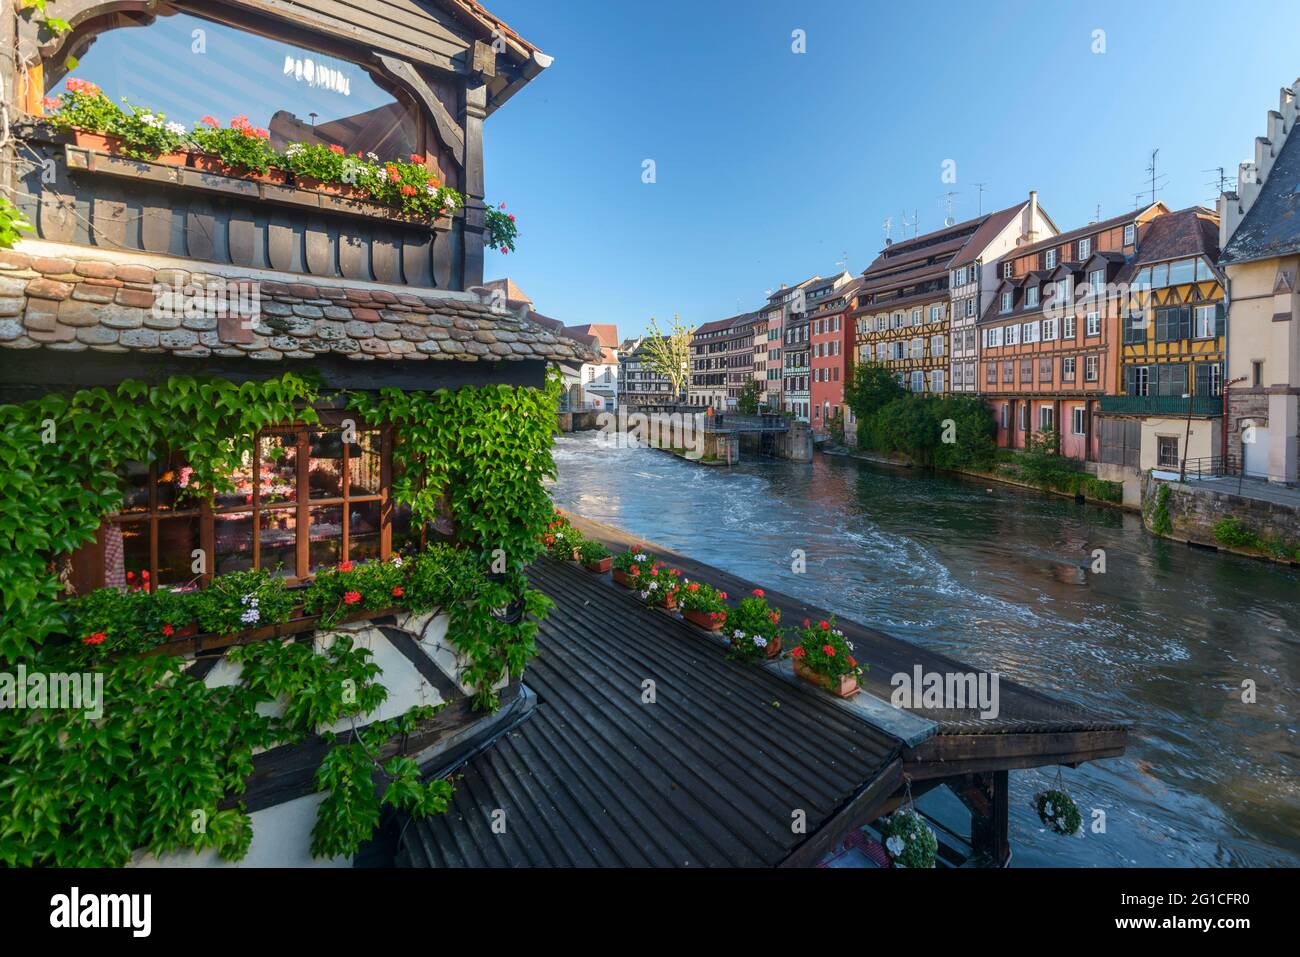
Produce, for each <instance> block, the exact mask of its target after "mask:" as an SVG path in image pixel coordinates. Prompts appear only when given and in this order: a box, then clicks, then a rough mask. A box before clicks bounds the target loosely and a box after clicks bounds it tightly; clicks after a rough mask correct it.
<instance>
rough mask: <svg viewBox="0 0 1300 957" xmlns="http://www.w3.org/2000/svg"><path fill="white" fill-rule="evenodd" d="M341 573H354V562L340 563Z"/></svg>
mask: <svg viewBox="0 0 1300 957" xmlns="http://www.w3.org/2000/svg"><path fill="white" fill-rule="evenodd" d="M339 571H341V572H350V571H352V562H350V561H347V562H340V563H339Z"/></svg>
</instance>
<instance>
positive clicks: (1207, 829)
mask: <svg viewBox="0 0 1300 957" xmlns="http://www.w3.org/2000/svg"><path fill="white" fill-rule="evenodd" d="M555 459H556V464H557V466H558V467H559V478H558V480H557V481H556V483H555V485H554V488H553V494H554V497H555V501H556V503H557V504H558V505H560V506H561V507H563V508H566V509H571V510H573V511H574V512H576V513H578V514H580V515H583V516H585V517H587V518H591V519H595V520H597V521H601V522H606V523H608V524H610V525H615V526H618V527H620V528H623V529H626V530H627V531H629V532H631V533H633V534H636V535H640V536H644V537H645V538H647V539H649V540H652V541H656V542H659V543H661V544H662V545H664V546H666V547H668V548H672V549H675V550H679V551H681V552H683V553H685V554H689V555H690V556H692V557H693V558H696V559H699V560H701V561H704V562H708V563H709V564H712V565H715V566H717V567H719V568H723V569H725V570H727V571H729V572H732V573H733V574H736V575H740V576H742V577H744V578H747V579H750V580H752V581H755V582H758V583H760V584H767V585H769V586H770V587H772V588H775V589H778V590H780V591H784V592H786V593H787V594H792V595H798V596H800V597H802V598H804V599H805V600H807V601H809V602H812V603H815V604H818V605H821V606H823V607H826V608H829V609H831V610H833V611H835V612H836V613H837V614H841V615H844V616H846V617H850V618H853V619H855V620H857V621H859V622H862V623H863V624H866V625H869V626H871V627H875V628H877V629H880V630H882V631H886V632H889V633H891V634H894V635H897V636H899V637H901V638H905V639H907V640H909V641H913V642H916V643H917V644H920V645H923V646H925V647H927V648H931V649H933V650H935V651H940V652H943V653H945V654H948V655H951V656H953V657H955V658H957V659H959V660H961V661H964V662H966V663H969V664H971V665H973V666H976V667H978V668H982V669H990V670H996V671H999V672H1001V673H1004V674H1006V675H1007V676H1008V677H1010V678H1013V679H1015V680H1017V681H1020V682H1023V683H1025V684H1029V685H1031V686H1034V687H1037V688H1039V689H1041V690H1044V691H1046V692H1049V693H1051V694H1052V695H1054V696H1056V697H1059V698H1062V699H1065V700H1068V701H1071V702H1075V703H1077V704H1079V705H1082V706H1084V707H1087V708H1089V709H1092V710H1095V711H1097V712H1100V713H1101V714H1104V715H1108V716H1111V717H1115V718H1119V719H1123V720H1127V721H1131V722H1132V723H1133V727H1132V731H1131V732H1130V735H1129V744H1128V751H1127V753H1126V754H1125V755H1124V756H1123V757H1121V758H1112V759H1109V760H1105V761H1099V762H1094V763H1091V764H1087V765H1084V766H1083V767H1081V768H1079V769H1076V770H1070V769H1068V768H1067V769H1064V770H1063V772H1062V773H1063V775H1064V781H1065V784H1066V787H1067V789H1068V790H1069V791H1070V792H1071V793H1072V794H1073V795H1074V797H1075V800H1076V801H1077V802H1078V804H1079V806H1080V809H1081V810H1082V811H1083V812H1084V820H1085V823H1086V822H1088V821H1089V820H1090V819H1091V813H1090V812H1091V811H1092V809H1101V810H1103V811H1104V812H1105V823H1106V832H1105V833H1104V834H1094V833H1092V832H1091V831H1088V833H1087V834H1086V836H1085V837H1082V838H1065V837H1059V836H1057V835H1055V834H1053V833H1050V832H1047V831H1045V829H1044V828H1043V826H1042V824H1041V823H1040V822H1039V820H1038V816H1037V814H1036V813H1035V812H1034V810H1033V808H1032V806H1031V801H1032V797H1033V795H1034V794H1035V793H1036V792H1037V791H1039V790H1042V789H1043V788H1045V787H1047V786H1049V785H1051V783H1052V782H1053V781H1054V780H1055V777H1056V770H1055V769H1041V770H1035V771H1026V772H1017V773H1013V774H1012V776H1011V779H1012V809H1011V837H1012V847H1013V849H1014V852H1015V857H1014V859H1013V865H1017V866H1035V865H1082V866H1134V865H1141V866H1232V865H1238V866H1239V865H1250V866H1263V865H1290V866H1296V865H1300V778H1297V770H1298V769H1300V748H1298V747H1297V713H1298V706H1300V692H1298V691H1297V684H1298V679H1300V573H1298V572H1297V570H1296V569H1292V568H1287V567H1285V566H1277V565H1273V564H1268V563H1263V562H1256V561H1253V560H1249V559H1244V558H1239V557H1235V556H1230V555H1220V554H1217V553H1214V552H1209V551H1204V550H1197V549H1192V548H1188V547H1187V546H1184V545H1179V544H1174V543H1170V542H1165V541H1163V540H1160V539H1156V538H1154V537H1153V536H1151V535H1149V534H1148V533H1147V532H1146V531H1145V530H1143V528H1142V526H1141V522H1140V520H1139V518H1138V517H1137V516H1134V515H1129V514H1127V513H1122V512H1119V511H1116V510H1112V509H1105V508H1101V507H1098V506H1088V505H1077V504H1075V503H1074V502H1072V501H1070V500H1066V499H1061V498H1055V497H1049V496H1046V495H1040V494H1038V493H1036V492H1030V491H1026V490H1020V489H1014V488H1010V487H1005V486H995V487H990V486H989V485H988V483H985V482H980V481H978V480H969V479H965V478H960V477H956V476H946V475H934V474H926V473H922V472H912V471H907V470H897V469H889V468H884V467H877V466H873V465H870V464H868V463H864V462H861V461H858V460H853V459H846V458H840V457H834V456H827V455H820V454H819V455H818V456H817V457H816V461H814V462H813V463H812V464H811V465H805V464H796V463H792V462H784V461H777V460H770V459H760V458H756V457H754V458H751V459H750V460H749V461H747V462H745V463H744V464H742V465H739V466H737V467H734V468H731V469H726V468H710V467H706V466H701V465H695V464H691V463H688V462H683V461H681V460H680V459H677V458H675V457H673V456H671V455H669V454H667V453H664V452H659V451H656V450H653V449H648V448H621V449H616V448H605V447H602V445H601V444H600V443H598V441H597V433H594V432H589V433H579V434H576V435H569V436H562V437H560V438H558V439H557V440H556V444H555ZM794 549H801V550H802V551H803V552H804V554H805V555H806V562H807V567H806V571H805V572H804V573H803V574H795V573H794V572H793V571H792V570H791V565H792V560H791V552H792V551H793V550H794ZM1096 549H1101V550H1102V551H1104V553H1105V554H1104V557H1105V573H1104V574H1093V573H1091V571H1090V567H1091V566H1092V565H1093V563H1094V557H1093V553H1094V550H1096ZM1247 680H1249V681H1252V682H1254V685H1255V688H1256V695H1257V697H1256V701H1255V703H1253V704H1247V703H1243V701H1242V693H1243V689H1242V683H1243V682H1244V681H1247Z"/></svg>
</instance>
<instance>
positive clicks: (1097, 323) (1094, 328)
mask: <svg viewBox="0 0 1300 957" xmlns="http://www.w3.org/2000/svg"><path fill="white" fill-rule="evenodd" d="M1084 334H1085V335H1089V336H1099V335H1101V315H1100V314H1099V313H1096V312H1090V313H1088V318H1087V326H1086V327H1085V332H1084Z"/></svg>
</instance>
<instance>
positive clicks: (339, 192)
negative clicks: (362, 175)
mask: <svg viewBox="0 0 1300 957" xmlns="http://www.w3.org/2000/svg"><path fill="white" fill-rule="evenodd" d="M294 183H295V184H296V185H297V186H298V188H299V189H306V190H311V191H312V192H313V193H329V194H330V195H331V196H343V197H345V198H347V199H364V198H365V195H366V194H365V191H364V190H360V189H358V188H357V187H355V186H352V185H350V184H348V183H329V182H326V181H325V180H323V179H317V178H316V177H315V176H295V177H294Z"/></svg>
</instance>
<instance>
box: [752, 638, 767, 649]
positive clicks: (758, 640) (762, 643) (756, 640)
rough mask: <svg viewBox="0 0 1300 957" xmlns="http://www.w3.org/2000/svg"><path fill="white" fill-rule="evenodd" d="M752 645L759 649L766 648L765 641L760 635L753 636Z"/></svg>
mask: <svg viewBox="0 0 1300 957" xmlns="http://www.w3.org/2000/svg"><path fill="white" fill-rule="evenodd" d="M754 644H756V645H758V647H760V648H766V647H767V639H766V638H764V637H763V636H762V635H755V636H754Z"/></svg>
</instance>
